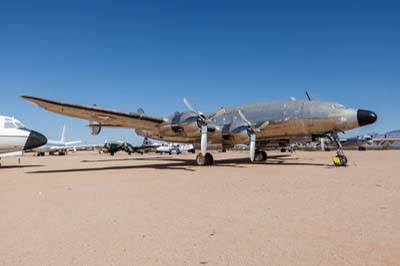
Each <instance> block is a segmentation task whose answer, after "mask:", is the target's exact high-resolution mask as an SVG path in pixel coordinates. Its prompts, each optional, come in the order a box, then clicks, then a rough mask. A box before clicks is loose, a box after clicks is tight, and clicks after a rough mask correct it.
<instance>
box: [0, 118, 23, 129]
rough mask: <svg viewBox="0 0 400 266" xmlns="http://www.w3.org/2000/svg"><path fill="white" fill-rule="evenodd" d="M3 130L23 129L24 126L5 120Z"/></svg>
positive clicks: (13, 120)
mask: <svg viewBox="0 0 400 266" xmlns="http://www.w3.org/2000/svg"><path fill="white" fill-rule="evenodd" d="M4 128H24V125H23V124H22V123H21V122H19V121H18V120H15V119H6V120H5V121H4Z"/></svg>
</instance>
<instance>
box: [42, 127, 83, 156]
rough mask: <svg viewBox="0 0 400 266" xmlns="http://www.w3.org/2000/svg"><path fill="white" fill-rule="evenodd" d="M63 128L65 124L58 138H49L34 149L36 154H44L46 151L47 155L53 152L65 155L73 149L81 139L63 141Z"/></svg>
mask: <svg viewBox="0 0 400 266" xmlns="http://www.w3.org/2000/svg"><path fill="white" fill-rule="evenodd" d="M65 129H66V126H65V125H64V127H63V130H62V133H61V139H60V140H51V139H49V140H48V142H47V144H46V145H44V146H41V147H38V148H36V149H34V151H35V152H36V155H37V156H44V155H45V153H46V152H48V153H49V155H54V154H55V153H58V155H65V154H67V152H68V151H71V150H73V151H75V150H76V148H77V144H79V143H81V142H82V141H80V140H76V141H65Z"/></svg>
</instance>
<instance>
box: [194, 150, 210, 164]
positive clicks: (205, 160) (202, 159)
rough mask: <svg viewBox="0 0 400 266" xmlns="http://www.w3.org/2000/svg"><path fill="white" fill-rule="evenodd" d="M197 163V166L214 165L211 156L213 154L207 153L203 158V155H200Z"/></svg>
mask: <svg viewBox="0 0 400 266" xmlns="http://www.w3.org/2000/svg"><path fill="white" fill-rule="evenodd" d="M196 163H197V165H201V166H203V165H212V164H213V163H214V158H213V156H212V155H211V153H209V152H207V153H206V154H205V156H203V155H202V154H201V153H199V154H198V155H197V157H196Z"/></svg>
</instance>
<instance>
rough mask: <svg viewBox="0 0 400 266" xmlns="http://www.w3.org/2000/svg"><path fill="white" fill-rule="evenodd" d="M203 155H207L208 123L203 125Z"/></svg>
mask: <svg viewBox="0 0 400 266" xmlns="http://www.w3.org/2000/svg"><path fill="white" fill-rule="evenodd" d="M200 145H201V155H202V156H203V157H205V156H206V153H207V125H202V126H201V144H200Z"/></svg>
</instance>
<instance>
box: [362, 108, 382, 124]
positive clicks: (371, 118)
mask: <svg viewBox="0 0 400 266" xmlns="http://www.w3.org/2000/svg"><path fill="white" fill-rule="evenodd" d="M377 119H378V116H377V115H376V114H375V113H374V112H371V111H367V110H362V109H359V110H357V120H358V124H359V125H360V127H362V126H366V125H370V124H373V123H375V121H376V120H377Z"/></svg>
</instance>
